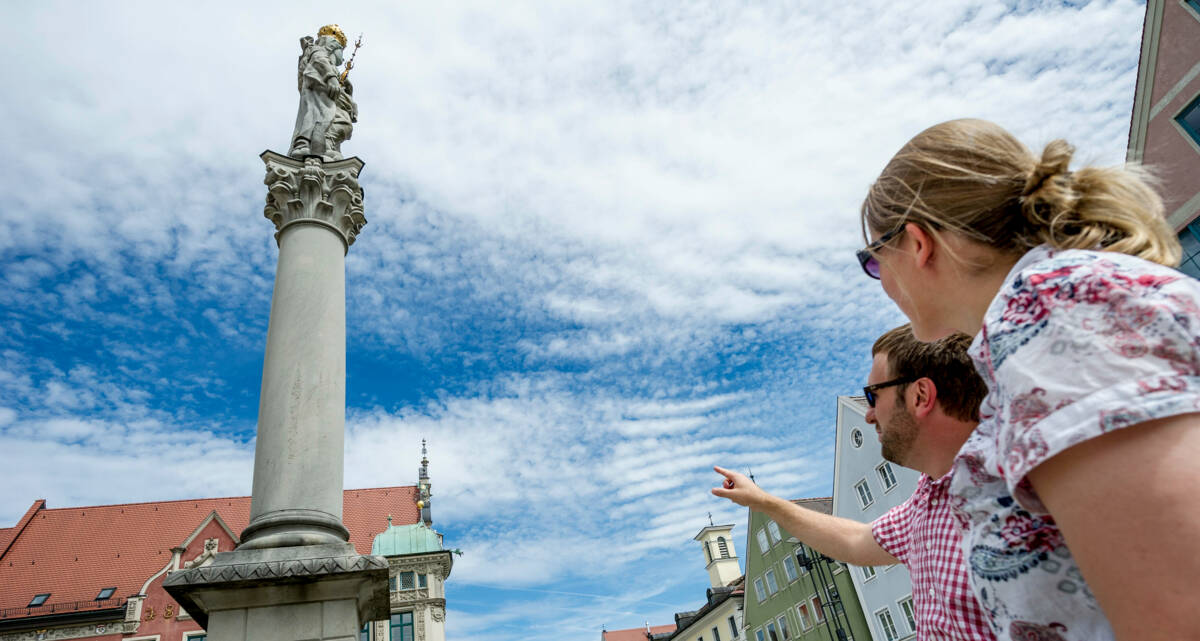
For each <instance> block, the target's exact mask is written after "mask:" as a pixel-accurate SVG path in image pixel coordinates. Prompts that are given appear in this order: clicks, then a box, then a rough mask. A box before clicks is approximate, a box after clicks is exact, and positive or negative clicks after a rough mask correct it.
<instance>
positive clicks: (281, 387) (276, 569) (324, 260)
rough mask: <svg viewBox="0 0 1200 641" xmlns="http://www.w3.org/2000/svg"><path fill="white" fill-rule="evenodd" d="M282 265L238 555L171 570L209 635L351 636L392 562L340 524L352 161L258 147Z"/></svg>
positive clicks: (374, 613)
mask: <svg viewBox="0 0 1200 641" xmlns="http://www.w3.org/2000/svg"><path fill="white" fill-rule="evenodd" d="M262 159H263V162H265V163H266V165H267V177H266V180H265V181H264V182H265V183H266V184H267V188H268V195H267V205H266V208H265V210H264V214H265V215H266V217H267V218H269V219H270V220H271V221H272V222H273V223H275V229H276V233H275V239H276V242H277V243H278V245H279V264H278V267H277V271H276V276H275V292H274V295H273V296H272V299H271V320H270V326H269V327H268V329H267V348H266V355H265V359H264V363H263V380H262V398H261V399H260V401H259V410H258V442H257V444H256V446H255V452H254V489H253V497H252V499H251V507H250V524H249V525H248V526H247V527H246V529H245V530H243V531H242V535H241V540H240V542H239V544H238V547H237V549H235V550H234V551H232V552H223V553H219V554H217V555H216V556H214V557H213V562H212V563H211V564H209V565H206V566H204V567H195V568H190V569H185V570H179V571H176V572H172V573H170V574H168V576H167V578H166V580H165V581H164V582H163V584H164V586H165V587H166V589H167V592H168V593H170V594H171V596H172V597H174V598H175V600H177V601H179V603H180V605H181V606H183V608H184V609H185V610H187V612H188V613H189V614H191V615H192V616H193V617H194V618H195V619H196V621H197V622H198V623H200V625H201V626H204V628H205V629H206V630H208V637H209V639H210V641H250V640H254V641H262V640H270V641H302V640H303V641H310V640H311V641H317V640H329V641H354V639H355V638H356V636H357V632H358V630H359V628H360V626H361V625H362V623H363V622H365V621H372V620H378V619H384V618H387V616H388V590H387V588H388V585H387V579H388V567H387V561H386V560H385V559H383V558H382V557H378V556H371V555H359V554H358V553H357V552H356V551H355V549H354V546H353V545H351V544H350V543H348V542H347V541H348V540H349V532H347V530H346V528H345V526H344V525H343V524H342V465H343V456H344V451H343V441H344V432H345V401H346V285H345V277H346V276H345V256H346V252H347V251H348V250H349V247H350V245H351V244H353V243H354V239H355V238H356V237H357V235H358V232H359V230H361V229H362V227H363V225H365V224H366V218H364V217H363V201H362V189H361V188H360V187H359V185H358V173H359V171H360V170H361V169H362V167H363V163H362V161H360V160H359V159H357V158H347V159H345V160H338V161H334V162H324V161H322V159H320V158H317V157H313V156H309V157H306V158H303V159H297V158H290V157H288V156H283V155H280V154H277V153H274V152H270V151H267V152H263V154H262Z"/></svg>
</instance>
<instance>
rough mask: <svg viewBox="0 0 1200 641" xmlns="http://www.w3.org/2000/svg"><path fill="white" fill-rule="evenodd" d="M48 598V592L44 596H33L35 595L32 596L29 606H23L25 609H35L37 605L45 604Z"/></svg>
mask: <svg viewBox="0 0 1200 641" xmlns="http://www.w3.org/2000/svg"><path fill="white" fill-rule="evenodd" d="M27 594H28V593H27ZM49 598H50V593H49V592H46V593H45V594H35V595H34V597H33V599H32V600H30V601H29V605H27V606H25V607H27V608H36V607H38V606H39V605H42V604H43V603H45V602H46V599H49Z"/></svg>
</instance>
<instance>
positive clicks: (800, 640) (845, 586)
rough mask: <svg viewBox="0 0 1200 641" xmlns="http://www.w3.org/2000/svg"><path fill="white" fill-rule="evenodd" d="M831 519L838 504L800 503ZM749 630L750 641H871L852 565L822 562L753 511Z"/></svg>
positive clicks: (748, 561) (748, 571) (748, 582)
mask: <svg viewBox="0 0 1200 641" xmlns="http://www.w3.org/2000/svg"><path fill="white" fill-rule="evenodd" d="M793 503H795V504H796V505H799V506H801V507H804V508H807V509H810V510H817V511H818V512H822V513H825V514H830V513H831V512H832V511H833V499H830V498H820V499H798V500H796V501H793ZM745 558H746V597H745V606H744V608H745V610H744V616H743V619H744V622H745V623H744V624H745V631H746V638H747V639H748V641H784V640H788V641H850V640H857V641H870V639H871V632H870V629H869V628H868V627H867V620H866V617H864V616H863V611H862V606H861V605H859V603H858V595H857V593H856V592H855V591H854V584H853V583H852V582H851V579H850V573H849V572H848V571H847V568H846V565H845V564H843V563H839V562H837V561H834V560H833V559H830V558H829V557H826V556H822V555H820V554H818V553H816V552H815V551H814V550H813V549H811V548H809V547H808V546H806V545H804V544H802V543H800V542H799V541H798V540H797V539H795V538H793V537H790V536H788V534H787V532H785V531H781V530H780V529H779V525H778V524H776V523H775V522H774V521H772V520H771V519H769V518H767V516H766V515H765V514H762V513H760V512H754V511H750V522H749V526H748V528H747V533H746V549H745Z"/></svg>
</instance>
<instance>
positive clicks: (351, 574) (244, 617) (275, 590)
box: [163, 543, 389, 641]
mask: <svg viewBox="0 0 1200 641" xmlns="http://www.w3.org/2000/svg"><path fill="white" fill-rule="evenodd" d="M163 586H164V587H165V588H166V590H167V593H168V594H170V595H171V596H172V597H173V598H174V599H175V600H176V601H178V602H179V605H180V606H181V607H182V608H183V609H184V610H186V611H187V613H188V614H190V615H191V616H192V618H194V619H196V622H197V623H199V624H200V625H201V627H203V628H205V629H206V630H207V631H208V638H209V640H210V641H250V640H253V641H301V640H308V641H316V640H325V641H355V639H357V636H358V631H359V629H361V628H362V624H363V623H365V622H367V621H375V620H379V619H386V618H387V617H388V613H389V602H388V564H387V561H386V560H385V559H384V558H383V557H379V556H369V555H360V554H358V553H357V552H355V550H354V546H352V545H350V544H349V543H339V544H330V545H310V546H293V547H284V548H270V549H241V548H239V549H237V550H234V551H233V552H223V553H220V554H217V555H216V556H215V557H214V558H213V562H212V563H211V564H210V565H206V566H203V567H196V568H191V569H188V570H176V571H174V572H171V573H170V574H168V575H167V578H166V580H165V581H164V582H163Z"/></svg>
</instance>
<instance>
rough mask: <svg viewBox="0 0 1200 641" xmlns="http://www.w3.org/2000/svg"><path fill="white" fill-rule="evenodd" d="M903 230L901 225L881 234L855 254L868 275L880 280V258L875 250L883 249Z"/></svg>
mask: <svg viewBox="0 0 1200 641" xmlns="http://www.w3.org/2000/svg"><path fill="white" fill-rule="evenodd" d="M903 232H904V225H901V226H899V227H897V228H895V229H893V230H892V231H889V232H888V233H886V234H884V235H882V236H880V237H879V240H877V241H875V242H873V243H871V244H870V245H867V246H866V247H864V248H862V249H860V250H858V252H857V253H856V254H855V255H856V256H858V264H859V266H860V267H862V270H863V272H864V273H865V274H866V275H867V276H870V277H871V278H874V279H875V280H879V259H878V258H876V257H875V252H876V251H878V250H879V249H882V248H883V246H884V245H886V244H887V242H888V241H889V240H891V239H893V238H895V237H896V236H899V235H900V234H901V233H903Z"/></svg>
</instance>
